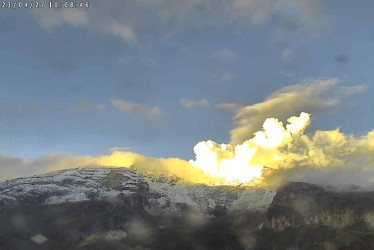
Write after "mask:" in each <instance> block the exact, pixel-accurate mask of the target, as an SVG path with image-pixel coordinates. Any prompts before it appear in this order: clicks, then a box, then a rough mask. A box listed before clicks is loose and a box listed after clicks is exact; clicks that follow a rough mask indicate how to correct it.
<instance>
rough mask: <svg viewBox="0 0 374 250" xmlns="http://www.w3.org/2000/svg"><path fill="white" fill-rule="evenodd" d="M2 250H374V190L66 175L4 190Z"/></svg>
mask: <svg viewBox="0 0 374 250" xmlns="http://www.w3.org/2000/svg"><path fill="white" fill-rule="evenodd" d="M0 249H1V250H4V249H272V250H277V249H329V250H330V249H374V192H373V191H362V190H360V189H359V187H350V188H348V189H345V190H344V191H336V190H333V189H331V188H325V187H321V186H316V185H312V184H308V183H289V184H287V185H285V186H283V187H280V188H278V190H277V191H275V190H274V189H271V188H267V189H260V188H244V187H228V186H220V187H218V186H214V187H210V186H205V185H193V184H188V183H185V182H183V181H180V180H178V179H173V178H164V177H162V176H158V177H154V176H153V177H147V176H143V175H140V174H139V173H136V172H133V171H131V170H129V169H123V168H121V169H109V168H82V169H73V170H64V171H57V172H52V173H49V174H46V175H40V176H34V177H29V178H20V179H15V180H10V181H6V182H3V183H0Z"/></svg>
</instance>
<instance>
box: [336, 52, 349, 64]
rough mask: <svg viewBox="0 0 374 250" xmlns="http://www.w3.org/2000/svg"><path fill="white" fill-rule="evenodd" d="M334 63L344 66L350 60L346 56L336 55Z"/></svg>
mask: <svg viewBox="0 0 374 250" xmlns="http://www.w3.org/2000/svg"><path fill="white" fill-rule="evenodd" d="M334 59H335V61H337V62H338V63H341V64H346V63H348V62H349V61H350V60H351V58H350V57H349V56H347V55H346V54H340V55H337V56H335V57H334Z"/></svg>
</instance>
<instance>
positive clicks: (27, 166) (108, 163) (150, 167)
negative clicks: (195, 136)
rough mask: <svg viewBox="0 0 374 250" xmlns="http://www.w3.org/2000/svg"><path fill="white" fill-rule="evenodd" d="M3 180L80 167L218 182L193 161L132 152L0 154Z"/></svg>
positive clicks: (0, 172)
mask: <svg viewBox="0 0 374 250" xmlns="http://www.w3.org/2000/svg"><path fill="white" fill-rule="evenodd" d="M0 165H1V166H2V167H1V168H0V181H5V180H9V179H13V178H18V177H27V176H32V175H35V174H43V173H48V172H51V171H56V170H61V169H73V168H79V167H89V166H91V167H95V166H100V167H114V168H116V167H126V168H129V167H133V168H135V169H136V170H137V171H140V172H141V173H144V174H147V175H149V174H151V173H153V174H155V175H156V176H160V174H163V175H174V176H177V177H179V178H182V179H183V180H185V181H190V182H194V183H206V182H207V181H210V180H212V181H211V182H212V183H214V181H215V179H214V178H212V177H210V176H208V175H206V174H204V173H203V172H202V171H201V170H200V169H198V168H196V167H194V166H192V165H191V164H190V163H189V162H187V161H185V160H182V159H178V158H151V157H146V156H144V155H141V154H136V153H132V152H121V151H114V152H112V153H111V154H110V155H101V156H97V157H94V156H89V155H85V156H76V155H74V154H72V153H50V154H47V155H44V156H42V157H38V158H34V159H23V158H19V157H15V156H9V155H3V154H0Z"/></svg>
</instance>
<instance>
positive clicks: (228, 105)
mask: <svg viewBox="0 0 374 250" xmlns="http://www.w3.org/2000/svg"><path fill="white" fill-rule="evenodd" d="M216 108H218V109H223V110H228V111H231V112H234V113H236V112H238V111H239V110H240V109H241V108H242V105H240V104H238V103H234V102H225V103H219V104H217V105H216Z"/></svg>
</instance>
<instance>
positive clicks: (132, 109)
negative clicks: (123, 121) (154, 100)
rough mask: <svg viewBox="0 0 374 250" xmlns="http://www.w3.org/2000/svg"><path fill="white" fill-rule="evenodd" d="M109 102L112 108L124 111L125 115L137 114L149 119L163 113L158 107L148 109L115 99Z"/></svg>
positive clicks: (138, 104) (142, 105)
mask: <svg viewBox="0 0 374 250" xmlns="http://www.w3.org/2000/svg"><path fill="white" fill-rule="evenodd" d="M110 101H111V103H112V104H113V106H114V107H116V108H118V109H120V110H122V111H124V112H125V113H128V114H137V115H141V116H144V117H146V118H149V119H155V118H158V117H160V116H161V115H162V114H163V113H164V111H163V110H162V109H161V108H160V107H158V106H154V107H150V106H148V105H145V104H142V103H137V102H129V101H123V100H117V99H111V100H110Z"/></svg>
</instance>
